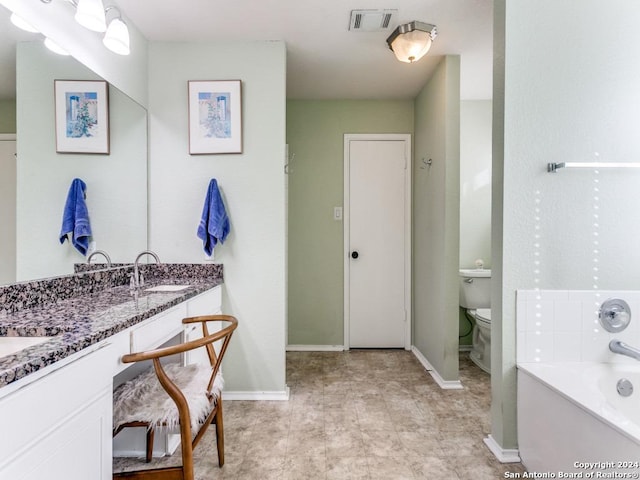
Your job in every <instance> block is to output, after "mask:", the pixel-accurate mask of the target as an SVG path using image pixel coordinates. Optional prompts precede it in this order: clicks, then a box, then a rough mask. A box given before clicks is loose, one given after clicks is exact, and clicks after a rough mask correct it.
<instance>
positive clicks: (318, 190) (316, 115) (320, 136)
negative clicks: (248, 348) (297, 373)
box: [287, 100, 414, 345]
mask: <svg viewBox="0 0 640 480" xmlns="http://www.w3.org/2000/svg"><path fill="white" fill-rule="evenodd" d="M413 114H414V106H413V100H390V101H380V100H318V101H315V100H314V101H311V100H290V101H288V102H287V143H288V145H289V158H290V159H291V157H292V156H294V155H295V157H293V160H292V161H291V163H290V175H289V232H288V234H289V255H288V264H289V265H288V274H289V295H288V297H289V298H288V315H289V326H288V334H289V336H288V344H289V345H343V337H344V323H343V316H344V315H343V306H344V302H343V300H344V298H343V297H344V282H343V257H342V252H343V224H342V222H341V221H336V220H333V209H334V207H338V206H342V203H343V176H344V166H343V156H344V134H345V133H410V134H413Z"/></svg>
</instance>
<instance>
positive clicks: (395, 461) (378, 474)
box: [367, 457, 415, 480]
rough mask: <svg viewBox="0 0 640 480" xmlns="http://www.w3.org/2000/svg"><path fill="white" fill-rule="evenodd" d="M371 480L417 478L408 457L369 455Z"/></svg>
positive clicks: (407, 479)
mask: <svg viewBox="0 0 640 480" xmlns="http://www.w3.org/2000/svg"><path fill="white" fill-rule="evenodd" d="M367 463H368V464H369V475H370V478H371V480H410V479H413V478H415V475H414V473H413V470H411V460H410V459H409V458H407V457H367Z"/></svg>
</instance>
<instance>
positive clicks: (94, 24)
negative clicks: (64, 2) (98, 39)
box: [72, 0, 107, 33]
mask: <svg viewBox="0 0 640 480" xmlns="http://www.w3.org/2000/svg"><path fill="white" fill-rule="evenodd" d="M72 3H73V2H72ZM75 5H76V14H75V16H74V17H73V18H75V19H76V22H78V23H79V24H80V25H82V26H83V27H84V28H88V29H89V30H93V31H94V32H100V33H102V32H106V31H107V19H106V15H105V11H104V6H103V5H102V0H78V3H77V4H75Z"/></svg>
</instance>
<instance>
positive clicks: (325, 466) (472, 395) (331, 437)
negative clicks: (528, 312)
mask: <svg viewBox="0 0 640 480" xmlns="http://www.w3.org/2000/svg"><path fill="white" fill-rule="evenodd" d="M460 378H461V382H462V384H463V387H464V388H463V389H462V390H442V389H441V388H440V387H439V386H438V385H437V384H436V383H435V382H434V381H433V379H432V378H431V376H430V375H429V374H428V373H427V372H426V371H425V370H424V368H423V366H422V365H421V364H420V363H419V362H418V361H417V359H416V358H415V356H414V355H413V354H412V353H411V352H406V351H403V350H398V351H395V350H392V351H389V350H380V351H371V350H351V351H348V352H289V353H287V384H288V385H289V386H290V388H291V397H290V400H289V401H288V402H275V401H253V402H252V401H229V400H226V401H225V403H224V406H225V410H224V421H225V449H226V452H225V457H226V462H225V465H224V467H223V468H219V467H218V463H217V454H216V440H215V429H213V428H211V429H209V431H208V432H207V434H206V435H205V437H204V438H203V439H202V442H201V445H199V446H198V448H197V449H196V451H195V455H194V456H195V463H196V468H195V470H196V471H195V473H196V479H197V480H205V479H206V480H253V479H256V480H258V479H259V480H270V479H277V480H306V479H311V480H314V479H325V478H326V479H327V480H351V479H353V480H370V479H384V480H394V479H400V480H411V479H434V480H445V479H446V480H484V479H487V480H495V479H498V478H504V474H505V472H514V473H523V472H524V468H523V467H522V465H521V464H519V463H518V464H507V465H502V464H500V463H499V462H498V461H497V460H496V459H495V457H494V456H493V454H491V452H490V451H489V450H488V449H487V448H486V446H485V445H484V442H483V439H484V438H485V437H486V436H487V434H488V433H489V432H490V427H491V424H490V415H489V407H490V403H491V386H490V376H489V375H487V374H486V373H484V372H482V371H481V370H480V369H479V368H478V367H477V366H475V364H473V363H472V362H471V361H470V360H469V359H468V354H466V353H465V354H461V356H460ZM179 461H180V452H179V450H178V452H177V453H176V454H174V455H173V456H171V457H168V458H164V459H162V460H161V462H162V463H171V464H175V463H179ZM132 462H135V460H133V461H125V460H116V461H114V466H118V468H120V469H131V468H132V467H131V465H130V464H131V463H132Z"/></svg>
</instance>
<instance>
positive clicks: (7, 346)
mask: <svg viewBox="0 0 640 480" xmlns="http://www.w3.org/2000/svg"><path fill="white" fill-rule="evenodd" d="M50 338H51V337H0V357H4V356H6V355H12V354H14V353H17V352H19V351H20V350H24V349H25V348H28V347H32V346H34V345H38V344H39V343H43V342H46V341H47V340H49V339H50Z"/></svg>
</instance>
